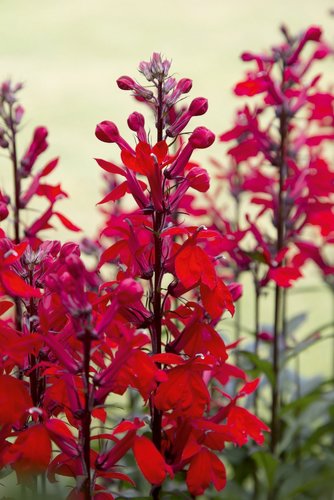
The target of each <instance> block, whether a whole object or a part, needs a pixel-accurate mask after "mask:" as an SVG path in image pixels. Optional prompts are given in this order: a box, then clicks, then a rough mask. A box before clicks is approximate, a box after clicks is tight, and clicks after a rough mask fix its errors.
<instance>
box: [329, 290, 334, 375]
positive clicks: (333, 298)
mask: <svg viewBox="0 0 334 500" xmlns="http://www.w3.org/2000/svg"><path fill="white" fill-rule="evenodd" d="M330 291H331V299H332V327H333V331H334V286H331V288H330ZM332 377H333V380H334V338H333V343H332Z"/></svg>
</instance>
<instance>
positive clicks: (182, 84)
mask: <svg viewBox="0 0 334 500" xmlns="http://www.w3.org/2000/svg"><path fill="white" fill-rule="evenodd" d="M192 86H193V82H192V80H190V78H181V80H180V81H179V82H178V84H177V86H176V88H177V90H178V91H179V92H180V94H187V93H188V92H190V90H191V88H192Z"/></svg>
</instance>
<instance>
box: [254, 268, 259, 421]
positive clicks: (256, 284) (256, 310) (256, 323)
mask: <svg viewBox="0 0 334 500" xmlns="http://www.w3.org/2000/svg"><path fill="white" fill-rule="evenodd" d="M255 273H256V275H255V277H254V288H255V304H254V329H255V345H254V352H255V354H256V355H257V356H258V355H259V333H260V287H259V282H258V277H257V267H256V271H255ZM254 411H255V414H256V415H257V413H258V391H255V393H254Z"/></svg>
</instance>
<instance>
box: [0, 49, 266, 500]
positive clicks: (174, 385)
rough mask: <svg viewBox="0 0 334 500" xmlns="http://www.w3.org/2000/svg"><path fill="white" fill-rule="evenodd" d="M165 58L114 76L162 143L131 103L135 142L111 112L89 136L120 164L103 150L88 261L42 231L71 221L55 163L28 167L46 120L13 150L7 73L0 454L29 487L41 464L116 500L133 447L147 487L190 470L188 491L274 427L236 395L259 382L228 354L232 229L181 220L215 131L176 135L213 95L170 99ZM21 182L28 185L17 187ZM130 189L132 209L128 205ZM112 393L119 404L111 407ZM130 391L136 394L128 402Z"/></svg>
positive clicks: (157, 487) (0, 244)
mask: <svg viewBox="0 0 334 500" xmlns="http://www.w3.org/2000/svg"><path fill="white" fill-rule="evenodd" d="M169 68H170V62H169V61H167V60H164V59H163V58H162V57H161V55H160V54H157V53H155V54H153V56H152V59H151V60H150V61H149V62H143V63H141V64H140V68H139V69H140V72H141V73H142V74H143V75H144V77H145V78H146V80H147V81H148V83H149V87H148V86H142V85H141V84H139V83H137V82H135V81H134V80H133V79H132V78H130V77H126V76H123V77H121V78H119V79H118V81H117V83H118V86H119V88H120V89H122V90H130V91H132V93H133V95H134V96H135V97H136V99H137V100H140V101H142V102H144V103H145V104H146V105H147V107H148V109H149V110H151V111H153V114H154V121H155V129H156V140H155V139H153V133H152V132H151V131H149V130H148V129H147V126H146V125H145V119H144V116H143V115H142V114H141V113H139V112H134V113H132V114H131V115H130V117H129V119H128V125H129V128H130V130H131V131H133V132H134V133H135V140H136V145H135V147H132V146H131V145H130V144H129V143H128V142H127V141H126V140H125V139H124V138H123V137H122V136H121V134H120V132H119V130H118V128H117V126H116V125H115V124H114V123H113V122H111V121H108V120H105V121H102V122H101V123H99V124H98V125H97V127H96V136H97V138H98V139H100V140H101V141H103V142H107V143H115V144H116V145H117V146H118V147H119V149H120V152H121V161H120V163H119V164H114V163H112V162H110V161H109V160H103V159H97V163H98V164H99V166H100V167H101V168H102V169H103V170H104V172H105V176H106V178H107V179H108V186H109V187H110V189H109V191H108V192H107V193H106V195H105V197H104V198H103V200H102V201H101V202H100V204H101V205H102V206H103V210H104V213H105V216H106V220H105V227H104V228H103V229H102V230H101V235H100V237H99V240H98V241H97V242H91V241H89V240H87V239H86V240H84V242H83V245H82V248H83V249H84V250H86V251H88V252H89V253H92V254H95V255H97V256H98V262H97V266H96V269H94V270H88V269H87V268H86V266H85V264H84V261H83V260H82V259H81V256H80V253H81V251H80V247H79V245H77V244H75V243H72V242H68V243H65V244H63V245H61V244H60V243H59V242H58V241H42V239H41V237H40V232H41V230H43V229H46V228H49V227H50V219H51V217H52V216H54V215H56V216H57V217H58V218H59V219H60V221H61V222H62V223H63V224H64V225H65V226H66V227H67V228H68V229H70V230H72V231H75V230H77V229H78V228H77V227H76V226H75V225H74V224H73V223H71V222H70V221H69V220H68V219H66V218H65V217H64V216H63V215H62V214H60V213H59V212H57V211H55V210H54V204H55V202H56V201H57V199H58V198H59V197H60V196H63V195H64V192H63V191H62V190H61V188H60V186H59V185H58V186H50V185H47V184H43V183H42V179H43V177H45V176H46V175H47V174H49V173H50V172H51V171H52V170H53V169H54V168H55V166H56V164H57V160H52V161H51V162H49V163H48V164H47V165H46V166H45V167H44V168H43V169H42V170H40V171H39V173H36V174H33V171H34V169H35V163H36V162H37V160H38V158H39V156H40V155H41V154H42V153H43V152H44V150H45V149H46V148H47V142H46V137H47V131H46V129H45V128H44V127H39V128H37V129H36V130H35V132H34V134H33V139H32V142H31V144H30V145H29V147H28V148H27V150H26V152H25V153H24V155H23V157H22V159H20V160H19V159H18V156H17V149H16V147H17V133H18V125H19V123H20V120H21V118H22V115H23V110H22V108H21V107H20V106H19V105H18V103H17V97H16V93H17V92H18V91H19V90H20V86H13V85H12V84H10V83H9V82H6V83H5V84H3V86H2V90H1V118H2V119H3V121H4V128H3V130H2V132H1V141H2V143H1V147H3V148H5V149H6V148H8V149H9V155H10V159H11V162H12V165H13V168H14V191H15V202H13V203H11V202H10V200H9V198H8V197H7V195H5V194H1V200H0V208H1V213H3V214H4V217H3V219H4V218H5V216H6V213H7V212H6V210H7V208H6V207H7V205H10V207H11V208H12V209H13V214H14V217H13V220H14V223H13V227H14V237H13V238H10V237H9V236H8V235H6V233H5V231H2V234H1V240H0V254H1V255H0V276H1V277H0V279H1V293H2V295H3V296H4V297H5V298H3V300H2V301H1V302H0V313H1V316H2V318H1V320H0V342H1V367H2V371H1V375H0V398H1V403H2V404H1V408H2V410H0V425H1V430H0V432H1V435H2V444H1V447H0V463H1V466H2V467H11V468H12V469H13V470H14V471H15V472H16V475H17V478H18V481H19V482H20V483H24V484H27V485H28V486H29V487H31V488H32V489H34V488H35V487H36V478H37V477H38V476H39V475H40V474H43V475H46V476H47V478H48V481H49V483H52V482H55V481H57V477H59V476H64V477H67V478H72V485H71V490H70V492H69V494H68V496H67V498H69V499H72V500H73V499H87V500H88V499H91V498H95V499H96V500H102V499H105V500H107V499H112V498H115V497H116V496H117V492H119V491H120V488H121V487H122V486H121V485H122V484H123V483H128V484H129V485H130V486H131V485H132V486H133V487H136V483H135V478H136V477H137V476H138V474H137V475H136V474H135V475H133V474H132V472H131V470H132V468H130V467H129V469H127V468H124V467H122V469H120V466H124V465H126V464H128V456H129V454H130V453H133V455H134V458H135V460H136V463H137V465H138V469H139V470H140V472H141V474H142V476H143V477H144V478H145V479H146V480H147V481H148V483H150V485H151V495H152V498H155V499H157V498H159V497H160V492H161V489H162V488H163V484H164V482H165V481H167V480H168V479H167V478H168V477H169V478H171V480H174V481H175V480H177V477H184V476H185V477H186V485H187V487H188V490H189V492H190V493H191V495H200V494H202V493H203V492H204V491H205V490H206V489H207V488H208V487H209V486H210V485H211V484H213V485H214V487H215V488H216V489H217V490H221V489H223V488H224V486H225V484H226V473H225V467H224V464H223V462H222V461H221V459H220V458H219V457H218V456H217V452H219V451H222V450H223V449H224V447H225V445H226V443H234V444H235V445H237V446H242V445H244V444H245V443H246V442H247V441H248V439H249V438H251V439H253V440H254V441H255V442H256V443H258V444H262V443H263V442H264V434H263V433H264V431H268V430H269V429H268V427H267V426H266V425H265V424H264V423H263V422H262V421H261V420H259V419H258V418H257V417H256V416H255V415H253V414H252V413H251V412H250V411H248V410H246V409H245V408H244V407H242V406H241V404H240V399H241V398H243V397H246V396H247V395H249V394H251V393H252V392H254V391H255V390H256V387H257V384H258V380H257V379H256V380H253V381H250V380H248V378H247V375H246V373H245V372H244V371H242V370H240V369H238V368H237V367H235V366H233V365H232V364H230V363H229V361H228V358H229V356H228V353H229V350H230V349H232V348H233V347H235V346H234V345H227V344H226V343H225V342H224V340H223V338H222V335H221V332H220V327H219V321H220V319H221V318H222V317H223V315H225V314H228V315H233V314H234V302H235V300H236V299H237V298H239V296H240V287H239V286H238V285H236V284H235V283H233V282H230V281H228V282H226V280H223V278H222V273H223V271H224V269H223V266H222V265H221V259H220V256H221V253H222V252H225V251H226V237H225V236H224V235H222V234H221V233H220V231H218V230H217V229H208V228H207V227H205V226H204V225H196V223H194V220H192V221H191V225H190V224H186V222H185V219H186V217H185V214H184V207H185V206H187V203H188V205H189V204H191V199H192V198H191V197H192V196H193V194H191V193H196V192H197V193H200V194H203V195H204V193H206V192H207V191H208V189H209V184H210V182H209V175H208V173H207V171H206V170H205V169H204V168H202V167H200V166H199V165H198V164H196V163H193V162H192V160H191V158H192V155H193V153H194V151H195V150H196V149H203V148H207V147H209V146H210V145H211V144H212V143H213V141H214V139H215V136H214V134H213V133H212V132H211V131H210V130H208V129H207V128H205V127H202V126H200V127H197V128H195V129H194V130H192V131H190V132H187V133H188V139H187V141H186V142H184V140H183V139H181V138H180V134H181V132H182V133H184V131H185V129H186V127H188V125H189V123H190V122H191V119H192V118H193V117H195V116H200V115H203V114H204V113H205V112H206V110H207V107H208V104H207V101H206V99H204V98H202V97H200V98H197V99H194V100H193V101H192V102H191V104H190V105H189V107H188V108H186V109H180V110H178V107H179V105H178V102H179V100H180V98H181V96H182V95H183V94H185V93H187V92H189V91H190V89H191V81H190V80H189V79H181V80H179V81H176V80H175V79H174V78H173V77H171V76H169ZM151 141H152V142H151ZM24 179H30V184H29V185H28V187H27V189H26V190H25V191H24V192H22V181H23V180H24ZM188 191H189V193H190V194H189V193H188ZM34 195H37V196H44V197H45V198H46V199H47V200H48V201H49V203H50V205H49V208H47V210H46V212H44V213H43V214H42V215H41V216H40V217H39V218H38V219H37V220H36V221H35V222H33V223H32V225H30V226H29V227H27V228H25V231H24V236H23V234H22V231H21V228H22V221H21V218H20V211H21V210H22V209H24V208H25V207H26V206H27V204H28V202H29V201H30V199H31V198H32V197H33V196H34ZM125 197H127V199H128V201H129V199H132V200H133V207H134V208H132V209H130V210H129V209H124V203H123V201H122V200H123V198H125ZM187 200H188V201H187ZM127 206H128V207H129V204H128V205H127ZM105 207H107V208H105ZM181 214H182V218H181ZM193 215H194V213H193ZM13 303H15V306H16V307H15V314H14V317H13V318H11V317H9V316H8V315H7V311H10V310H12V306H13ZM230 379H234V380H237V381H238V384H239V385H238V390H237V391H236V393H233V392H232V393H231V394H229V393H228V392H229V391H228V390H227V389H226V385H227V383H228V381H229V380H230ZM117 396H118V397H122V401H123V403H122V411H123V414H122V415H121V416H120V415H119V411H113V409H114V406H115V405H114V404H113V398H114V397H117ZM129 398H130V399H132V400H133V401H134V405H133V407H132V408H131V407H130V408H128V409H126V407H127V406H128V404H129V403H128V401H129ZM97 421H99V424H98V426H97ZM100 428H102V430H100ZM52 450H54V451H52Z"/></svg>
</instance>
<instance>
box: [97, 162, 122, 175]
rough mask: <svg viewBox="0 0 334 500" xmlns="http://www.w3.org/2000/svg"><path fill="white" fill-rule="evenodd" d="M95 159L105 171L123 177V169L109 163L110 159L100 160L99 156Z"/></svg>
mask: <svg viewBox="0 0 334 500" xmlns="http://www.w3.org/2000/svg"><path fill="white" fill-rule="evenodd" d="M95 161H96V162H97V163H98V165H99V166H100V167H101V168H103V170H105V171H106V172H109V173H110V174H119V175H123V177H125V172H124V170H123V169H122V168H121V167H118V166H117V165H114V163H111V162H110V161H106V160H102V159H101V158H95Z"/></svg>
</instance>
